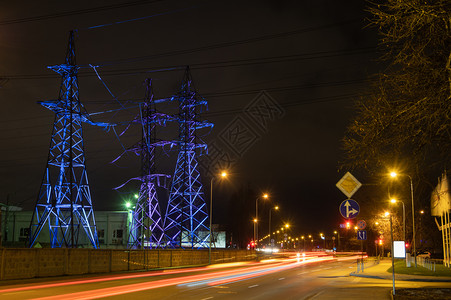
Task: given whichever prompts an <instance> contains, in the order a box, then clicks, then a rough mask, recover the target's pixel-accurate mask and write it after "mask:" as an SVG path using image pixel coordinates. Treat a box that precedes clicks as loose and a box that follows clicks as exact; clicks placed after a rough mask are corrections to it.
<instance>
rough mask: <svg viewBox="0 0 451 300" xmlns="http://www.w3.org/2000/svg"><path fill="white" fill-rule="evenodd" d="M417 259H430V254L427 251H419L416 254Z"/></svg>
mask: <svg viewBox="0 0 451 300" xmlns="http://www.w3.org/2000/svg"><path fill="white" fill-rule="evenodd" d="M417 257H424V258H431V252H429V251H420V252H418V253H417Z"/></svg>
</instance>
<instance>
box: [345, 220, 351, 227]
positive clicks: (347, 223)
mask: <svg viewBox="0 0 451 300" xmlns="http://www.w3.org/2000/svg"><path fill="white" fill-rule="evenodd" d="M350 228H351V222H349V221H348V222H346V229H350Z"/></svg>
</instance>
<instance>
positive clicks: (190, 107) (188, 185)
mask: <svg viewBox="0 0 451 300" xmlns="http://www.w3.org/2000/svg"><path fill="white" fill-rule="evenodd" d="M174 99H175V100H178V102H179V114H178V116H177V121H178V123H179V141H178V142H177V144H178V145H179V153H178V157H177V163H176V167H175V171H174V176H173V180H172V186H171V191H170V194H169V201H168V206H167V210H166V215H165V223H164V224H165V225H164V229H165V235H166V238H167V239H168V246H169V247H172V248H177V247H182V248H185V247H186V248H203V247H208V246H209V227H208V223H207V222H208V214H207V206H206V203H205V199H204V193H203V187H202V183H201V178H200V172H199V164H198V161H197V157H198V156H199V154H198V152H199V150H206V149H207V145H206V144H205V143H202V142H200V141H199V139H198V138H197V135H196V133H197V130H198V129H201V128H205V127H213V124H212V123H209V122H206V121H199V119H198V117H199V113H200V112H201V109H202V107H203V106H206V105H207V101H205V100H204V99H203V98H202V97H200V96H199V95H198V94H197V92H196V91H195V90H194V88H193V86H192V78H191V75H190V72H189V68H187V69H186V72H185V77H184V80H183V84H182V88H181V90H180V92H179V93H178V94H177V95H176V96H174Z"/></svg>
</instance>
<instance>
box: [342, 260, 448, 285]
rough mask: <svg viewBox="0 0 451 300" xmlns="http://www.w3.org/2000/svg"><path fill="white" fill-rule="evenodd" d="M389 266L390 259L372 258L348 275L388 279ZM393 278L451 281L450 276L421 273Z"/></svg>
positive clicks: (397, 275)
mask: <svg viewBox="0 0 451 300" xmlns="http://www.w3.org/2000/svg"><path fill="white" fill-rule="evenodd" d="M390 267H391V259H387V258H386V259H381V260H380V262H379V264H377V263H376V261H374V260H369V261H367V262H366V263H365V266H364V270H363V272H362V271H360V272H358V273H357V272H356V271H354V272H351V274H349V275H350V276H356V277H366V278H374V279H389V280H392V273H389V272H387V270H388V269H389V268H390ZM395 279H396V280H397V281H398V280H402V281H422V282H451V278H450V277H441V276H422V275H407V274H396V273H395Z"/></svg>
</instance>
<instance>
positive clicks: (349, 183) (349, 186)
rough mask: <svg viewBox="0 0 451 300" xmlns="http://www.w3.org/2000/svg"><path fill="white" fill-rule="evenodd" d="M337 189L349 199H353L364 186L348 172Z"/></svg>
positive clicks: (338, 183)
mask: <svg viewBox="0 0 451 300" xmlns="http://www.w3.org/2000/svg"><path fill="white" fill-rule="evenodd" d="M336 186H337V188H338V189H339V190H340V191H342V192H343V194H345V195H346V196H348V198H351V197H352V195H354V193H355V192H357V190H358V189H359V188H360V187H361V186H362V184H361V183H360V182H359V181H358V180H357V179H356V178H355V177H354V176H352V174H351V173H349V172H346V174H345V176H343V177H342V178H341V179H340V181H339V182H337V184H336Z"/></svg>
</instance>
